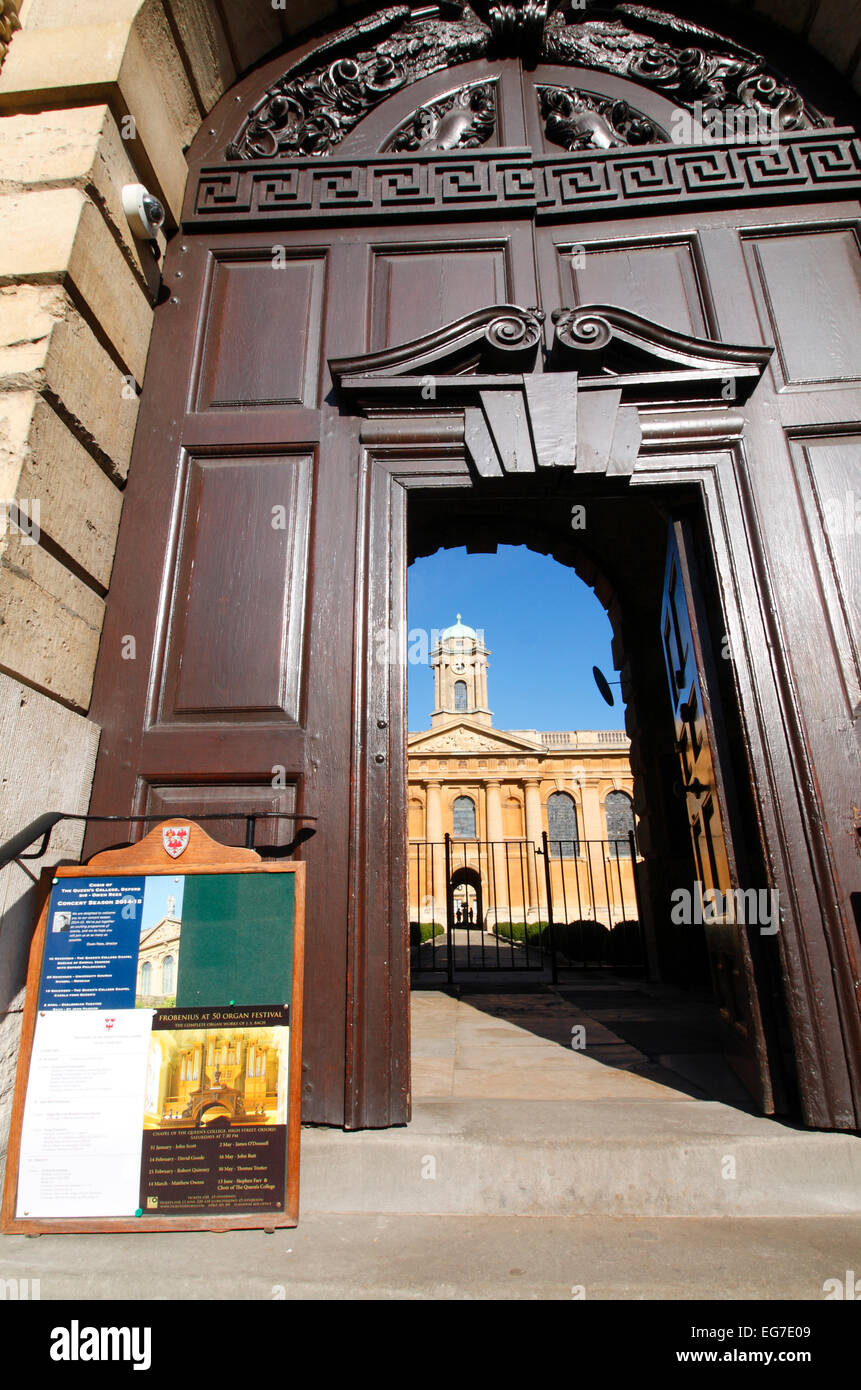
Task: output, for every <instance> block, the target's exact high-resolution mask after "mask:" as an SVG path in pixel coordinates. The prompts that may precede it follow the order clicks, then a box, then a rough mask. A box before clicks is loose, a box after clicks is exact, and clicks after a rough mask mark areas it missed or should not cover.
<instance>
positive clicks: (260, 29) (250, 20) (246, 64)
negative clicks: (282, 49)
mask: <svg viewBox="0 0 861 1390" xmlns="http://www.w3.org/2000/svg"><path fill="white" fill-rule="evenodd" d="M292 3H293V0H287V7H288V9H289V8H290V6H291V4H292ZM320 10H321V13H325V5H323V4H321V6H320ZM222 14H223V15H224V19H225V22H226V24H227V27H228V30H229V31H230V41H231V44H232V45H233V51H234V53H235V54H236V61H237V64H238V66H239V71H240V72H245V70H246V68H250V67H251V65H252V64H253V63H257V62H259V61H260V59H261V58H264V57H266V55H267V54H269V53H272V52H274V51H276V50H277V49H278V47H279V46H280V45H281V44H282V43H283V42H284V39H285V38H286V37H287V23H286V14H285V11H284V10H273V8H272V6H271V5H270V4H268V3H267V4H263V5H253V6H252V5H248V4H246V3H245V0H224V3H223V5H222Z"/></svg>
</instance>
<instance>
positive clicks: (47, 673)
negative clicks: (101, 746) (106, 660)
mask: <svg viewBox="0 0 861 1390" xmlns="http://www.w3.org/2000/svg"><path fill="white" fill-rule="evenodd" d="M103 618H104V601H103V600H102V599H101V598H99V596H98V594H96V593H94V591H93V590H92V589H91V588H90V587H89V586H88V585H86V584H84V583H82V581H81V580H80V579H78V578H77V577H76V576H75V575H73V574H72V573H71V572H70V571H69V570H68V569H66V567H65V565H63V564H61V562H60V561H59V560H57V559H55V558H54V556H53V555H49V554H48V552H47V550H45V549H44V547H43V546H41V545H31V544H28V543H27V541H26V538H25V537H23V536H21V535H19V534H17V533H15V532H7V533H6V534H5V535H0V665H2V667H3V668H4V669H5V670H6V671H7V672H11V673H14V674H15V675H17V676H20V677H21V679H22V680H24V681H26V682H27V684H28V685H32V686H34V687H35V688H36V689H37V690H41V691H44V692H45V694H48V695H52V696H54V697H55V698H56V699H58V700H61V701H63V702H65V703H66V704H68V705H71V706H72V707H73V708H75V709H78V710H81V711H85V710H86V709H87V708H88V706H89V703H90V694H91V691H92V686H93V672H94V671H95V666H96V656H97V654H98V649H99V634H100V633H101V629H102V621H103Z"/></svg>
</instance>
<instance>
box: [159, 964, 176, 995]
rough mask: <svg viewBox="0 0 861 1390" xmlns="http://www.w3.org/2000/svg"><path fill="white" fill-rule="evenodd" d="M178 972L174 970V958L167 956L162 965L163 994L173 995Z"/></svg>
mask: <svg viewBox="0 0 861 1390" xmlns="http://www.w3.org/2000/svg"><path fill="white" fill-rule="evenodd" d="M175 980H176V972H175V970H174V959H173V956H165V958H164V960H163V961H162V963H161V992H162V994H173V991H174V988H175Z"/></svg>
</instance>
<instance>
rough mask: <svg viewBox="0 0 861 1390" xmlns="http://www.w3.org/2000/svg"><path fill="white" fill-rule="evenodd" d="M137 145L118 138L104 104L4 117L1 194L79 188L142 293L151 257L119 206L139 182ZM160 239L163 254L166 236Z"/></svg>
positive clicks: (1, 127) (0, 145) (0, 143)
mask: <svg viewBox="0 0 861 1390" xmlns="http://www.w3.org/2000/svg"><path fill="white" fill-rule="evenodd" d="M128 129H129V131H130V130H131V127H128ZM136 144H137V140H136V139H134V138H130V139H128V140H124V139H123V138H122V136H121V134H120V131H119V129H118V127H117V123H116V121H115V119H114V116H113V114H112V112H111V110H110V108H109V107H108V106H106V105H104V104H102V105H98V106H73V107H69V108H67V109H65V110H54V109H51V110H48V111H26V112H22V113H20V114H18V115H12V116H4V117H2V118H0V193H4V194H12V193H20V192H23V191H26V190H28V189H37V190H38V189H39V188H45V187H49V186H55V187H61V186H65V185H73V186H75V187H77V188H80V189H81V191H82V192H84V193H86V194H88V195H89V196H90V197H91V198H92V199H93V200H94V201H95V202H96V203H97V204H98V206H99V207H100V208H101V210H102V212H103V214H104V216H105V220H106V222H107V224H108V226H109V228H110V230H111V231H112V233H113V235H114V237H115V239H116V240H117V242H118V244H119V245H120V247H121V248H122V250H123V251H124V253H125V256H126V259H127V261H128V263H129V265H130V266H131V267H132V269H133V270H134V273H135V274H136V275H137V277H138V279H139V281H140V284H141V287H142V288H143V289H144V290H146V289H147V274H148V272H150V269H151V266H152V252H151V250H150V248H149V246H148V245H147V244H146V243H142V242H140V241H138V240H137V239H136V238H135V237H134V235H133V234H132V230H131V228H130V226H129V224H128V219H127V218H126V215H125V213H124V212H123V205H122V189H123V185H124V184H127V183H138V182H140V179H139V176H138V172H137V169H136V168H135V165H134V164H133V163H132V157H133V156H134V153H135V146H136ZM158 239H159V242H160V247H161V250H162V251H163V250H164V236H163V235H161V234H160V235H159V238H158Z"/></svg>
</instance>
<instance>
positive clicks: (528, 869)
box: [408, 833, 644, 981]
mask: <svg viewBox="0 0 861 1390" xmlns="http://www.w3.org/2000/svg"><path fill="white" fill-rule="evenodd" d="M408 869H409V902H410V962H411V968H412V973H413V975H414V976H416V977H418V976H435V977H436V978H437V979H438V978H439V976H440V975H441V974H444V975H445V976H446V978H447V979H448V980H449V981H451V980H453V979H454V977H455V975H458V974H460V973H461V972H465V973H467V974H468V973H471V972H477V971H487V970H493V971H544V972H547V976H548V978H551V979H553V980H554V981H555V980H557V979H558V978H559V976H560V974H562V973H564V972H565V971H566V970H582V969H589V968H599V967H611V968H622V967H625V968H626V969H640V968H642V966H643V963H644V954H643V942H642V931H641V926H640V912H639V906H638V884H637V851H636V844H635V841H634V837H633V835H632V834H631V835H629V836H628V838H627V839H624V840H555V839H554V840H550V839H549V838H548V836H547V834H546V833H545V834H544V835H543V836H542V842H541V844H540V845H537V844H535V842H534V841H532V840H521V839H511V840H497V841H492V840H491V841H488V840H478V839H467V838H464V837H453V836H451V835H448V836H446V838H445V840H443V841H428V840H412V841H410V844H409V854H408Z"/></svg>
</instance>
